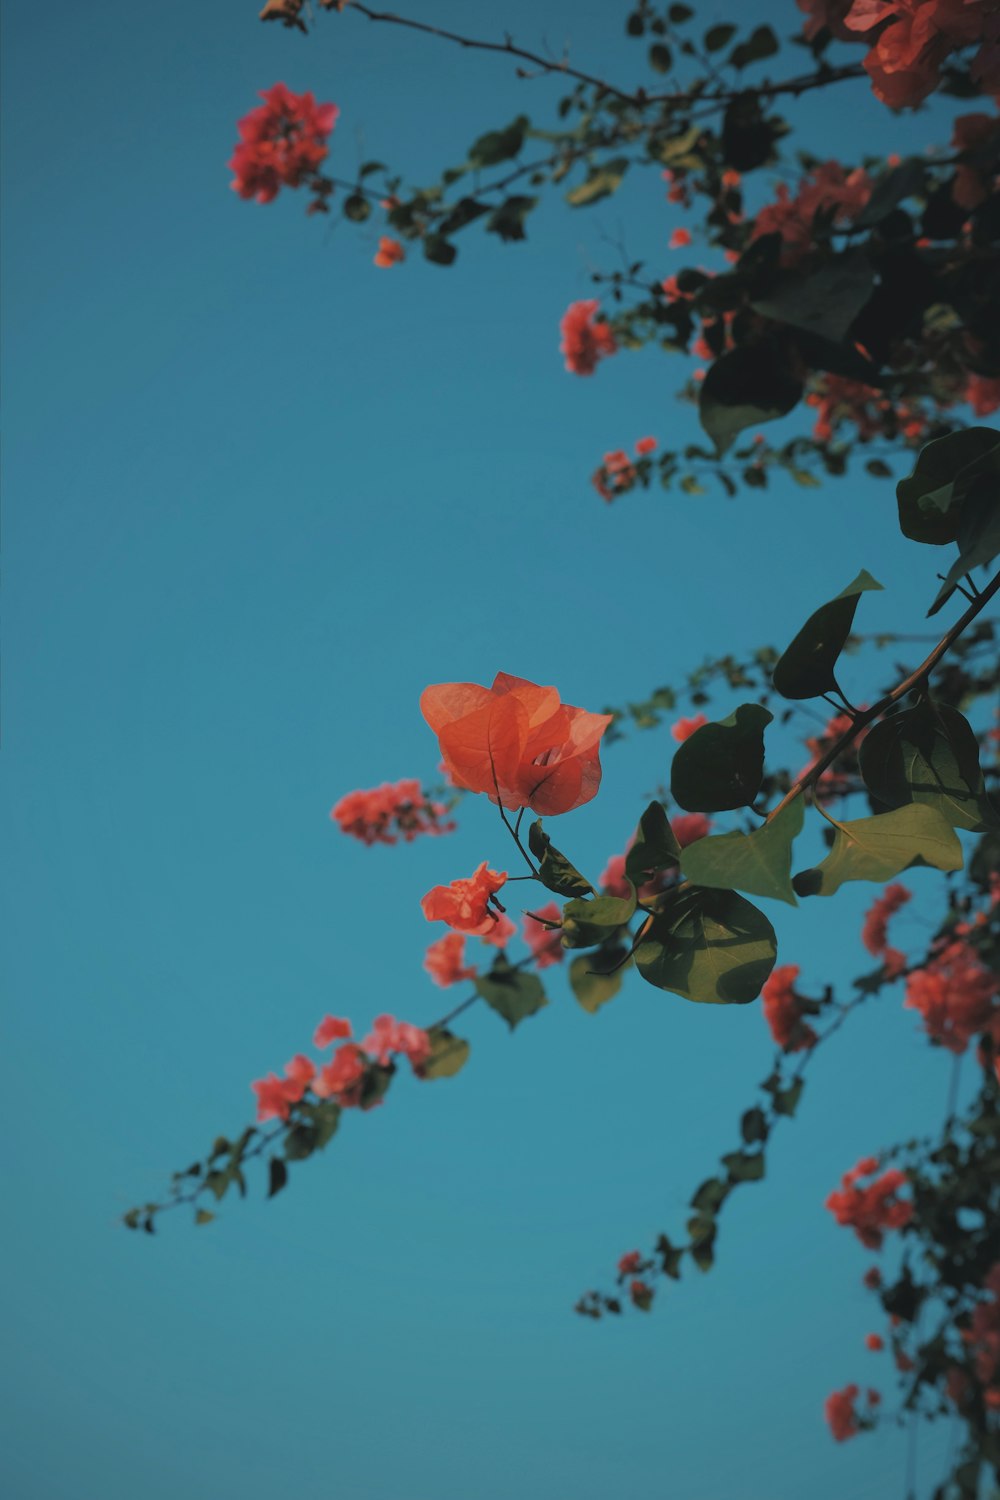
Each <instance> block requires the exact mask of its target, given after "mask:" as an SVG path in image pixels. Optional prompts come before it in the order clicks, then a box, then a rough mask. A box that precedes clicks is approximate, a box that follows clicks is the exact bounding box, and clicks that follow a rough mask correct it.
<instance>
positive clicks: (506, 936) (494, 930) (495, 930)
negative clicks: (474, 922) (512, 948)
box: [480, 916, 517, 948]
mask: <svg viewBox="0 0 1000 1500" xmlns="http://www.w3.org/2000/svg"><path fill="white" fill-rule="evenodd" d="M480 936H481V937H482V940H483V942H484V943H489V944H490V945H491V946H492V947H494V948H506V946H507V944H508V943H509V942H510V940H511V938H512V937H517V924H516V923H514V922H512V921H511V920H510V917H506V916H504V917H498V918H497V920H496V921H495V922H494V923H493V926H492V927H491V928H490V930H489V932H484V933H481V934H480Z"/></svg>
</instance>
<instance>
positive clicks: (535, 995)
mask: <svg viewBox="0 0 1000 1500" xmlns="http://www.w3.org/2000/svg"><path fill="white" fill-rule="evenodd" d="M476 989H477V991H478V992H479V994H480V995H481V996H482V998H483V999H484V1000H485V1001H486V1004H487V1005H488V1006H489V1007H490V1009H491V1010H495V1011H496V1013H497V1015H498V1016H502V1017H503V1019H504V1020H505V1021H506V1022H507V1025H508V1026H509V1027H510V1029H511V1031H513V1030H514V1027H515V1026H517V1025H518V1024H519V1023H520V1022H521V1021H523V1020H525V1018H526V1017H527V1016H533V1015H534V1014H535V1013H536V1011H540V1010H541V1009H542V1008H543V1006H546V1005H548V1003H549V1002H548V1000H547V999H546V998H545V991H544V990H543V989H542V986H541V982H540V981H539V979H538V978H537V976H536V975H534V974H525V973H523V972H521V971H520V970H519V969H514V968H512V967H511V965H510V963H509V962H508V961H507V959H506V958H504V956H503V954H502V953H501V954H498V955H497V958H496V960H495V962H494V964H493V967H492V969H491V970H490V972H489V973H488V974H481V975H480V976H479V978H478V979H477V980H476Z"/></svg>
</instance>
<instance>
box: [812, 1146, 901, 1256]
mask: <svg viewBox="0 0 1000 1500" xmlns="http://www.w3.org/2000/svg"><path fill="white" fill-rule="evenodd" d="M877 1171H878V1161H877V1160H876V1158H875V1157H873V1156H866V1157H864V1158H863V1159H862V1160H861V1161H859V1162H858V1164H857V1166H856V1167H852V1169H851V1170H850V1172H845V1174H844V1176H843V1177H842V1179H841V1184H840V1188H839V1189H838V1190H837V1191H836V1192H833V1193H831V1194H830V1196H829V1197H828V1198H827V1200H826V1203H825V1205H824V1206H825V1207H826V1208H828V1209H829V1210H830V1212H831V1213H832V1214H833V1216H834V1218H835V1219H836V1221H837V1223H838V1224H843V1225H849V1226H850V1227H851V1228H852V1229H853V1230H854V1232H855V1234H856V1235H857V1237H858V1239H859V1240H860V1241H861V1243H862V1244H863V1245H864V1246H865V1247H866V1248H867V1249H869V1250H879V1249H881V1247H882V1240H883V1236H884V1231H885V1230H887V1229H902V1227H903V1226H904V1225H905V1224H908V1223H909V1222H910V1219H911V1218H912V1217H913V1204H912V1203H909V1202H907V1201H905V1200H903V1199H900V1198H898V1197H897V1196H896V1195H897V1194H898V1193H899V1191H900V1189H901V1188H904V1187H905V1186H906V1183H907V1177H906V1173H905V1172H901V1171H899V1169H898V1168H895V1167H894V1168H892V1169H891V1170H890V1171H888V1172H883V1174H882V1176H881V1177H879V1178H877V1179H876V1181H875V1182H872V1183H869V1185H868V1186H867V1187H859V1186H858V1180H859V1179H860V1178H862V1177H870V1176H871V1175H872V1174H873V1173H874V1172H877Z"/></svg>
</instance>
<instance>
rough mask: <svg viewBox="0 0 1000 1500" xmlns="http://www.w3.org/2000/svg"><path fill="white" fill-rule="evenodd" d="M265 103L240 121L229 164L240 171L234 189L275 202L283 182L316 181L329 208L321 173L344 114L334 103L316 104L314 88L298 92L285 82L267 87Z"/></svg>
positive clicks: (319, 205)
mask: <svg viewBox="0 0 1000 1500" xmlns="http://www.w3.org/2000/svg"><path fill="white" fill-rule="evenodd" d="M260 97H261V98H262V99H263V100H264V103H263V104H260V105H258V106H257V108H256V109H252V110H251V111H250V113H249V114H248V115H244V116H243V119H242V120H240V121H239V123H238V125H237V129H238V130H239V135H240V138H239V141H238V143H237V145H236V148H235V150H234V152H233V155H232V157H231V158H230V161H229V163H228V165H229V167H230V168H231V170H232V171H233V173H234V174H235V176H234V178H233V183H232V187H233V191H234V192H237V193H239V195H240V197H241V198H256V200H257V202H258V203H270V202H271V200H272V199H274V198H276V197H277V196H278V193H279V192H280V190H281V189H282V188H283V187H290V188H297V187H301V186H302V184H303V183H304V182H307V183H311V185H312V187H313V189H314V191H315V192H316V193H317V198H316V200H315V201H314V203H313V205H312V207H313V208H316V209H319V210H322V209H324V208H325V196H326V193H325V191H324V187H326V188H328V186H329V184H325V185H324V184H320V183H319V181H318V178H317V173H318V170H319V166H320V163H321V162H322V161H324V160H325V158H326V156H327V154H328V148H327V144H326V143H327V140H328V139H329V136H330V133H331V131H332V130H333V127H334V125H335V124H336V121H337V115H338V113H339V111H338V109H337V106H336V105H335V104H317V103H316V99H315V97H314V96H313V95H312V94H311V93H307V94H293V93H292V91H291V89H287V88H286V87H285V85H284V84H283V83H276V84H275V85H274V87H273V88H270V89H264V90H262V92H261V96H260Z"/></svg>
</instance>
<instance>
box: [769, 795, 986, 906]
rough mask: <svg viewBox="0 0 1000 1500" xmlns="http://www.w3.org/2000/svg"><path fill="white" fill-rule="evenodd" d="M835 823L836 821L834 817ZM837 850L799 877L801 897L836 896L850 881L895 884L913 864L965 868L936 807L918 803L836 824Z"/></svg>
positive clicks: (797, 886) (959, 849)
mask: <svg viewBox="0 0 1000 1500" xmlns="http://www.w3.org/2000/svg"><path fill="white" fill-rule="evenodd" d="M831 821H833V820H832V819H831ZM834 828H835V830H836V832H835V835H834V840H833V848H832V849H831V850H830V853H829V854H828V855H827V857H826V859H824V860H823V861H822V863H821V864H818V865H817V866H816V868H815V869H813V870H803V871H802V872H801V873H800V874H798V875H796V876H795V878H794V879H793V881H792V885H793V886H794V888H795V890H796V891H797V892H798V894H799V895H800V896H832V895H833V894H834V892H835V891H838V890H839V889H840V887H841V886H842V885H843V883H844V882H845V881H846V880H874V881H878V882H879V883H882V882H884V881H886V880H892V879H893V877H894V876H896V875H899V874H900V873H901V871H903V870H908V869H909V868H910V867H911V865H930V866H932V867H933V868H934V869H935V870H960V869H961V868H962V846H961V844H960V843H959V842H958V839H957V838H956V837H955V834H954V832H953V831H952V829H951V826H950V825H949V824H948V823H947V822H946V821H945V819H944V818H943V817H942V815H941V813H939V812H938V810H937V808H935V807H928V806H927V805H926V804H925V803H920V802H913V803H911V804H910V806H909V807H900V808H897V810H896V811H895V812H887V813H880V814H879V815H878V816H877V817H874V818H859V819H857V820H856V821H854V822H851V823H837V822H834Z"/></svg>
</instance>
